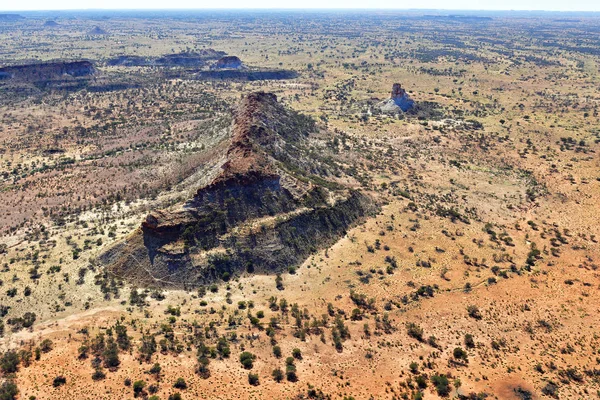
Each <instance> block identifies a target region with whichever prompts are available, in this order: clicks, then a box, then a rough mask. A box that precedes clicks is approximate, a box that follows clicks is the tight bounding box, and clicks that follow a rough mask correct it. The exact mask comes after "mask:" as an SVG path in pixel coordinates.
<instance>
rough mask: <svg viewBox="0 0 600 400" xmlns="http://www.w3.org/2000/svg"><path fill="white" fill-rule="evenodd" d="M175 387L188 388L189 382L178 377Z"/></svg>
mask: <svg viewBox="0 0 600 400" xmlns="http://www.w3.org/2000/svg"><path fill="white" fill-rule="evenodd" d="M173 387H174V388H175V389H187V383H186V382H185V379H183V378H177V380H176V381H175V383H174V384H173Z"/></svg>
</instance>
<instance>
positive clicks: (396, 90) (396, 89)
mask: <svg viewBox="0 0 600 400" xmlns="http://www.w3.org/2000/svg"><path fill="white" fill-rule="evenodd" d="M414 105H415V102H414V101H413V100H412V99H411V98H410V97H409V95H408V93H406V90H404V89H403V88H402V86H401V85H400V84H399V83H394V84H393V85H392V95H391V98H390V99H389V100H386V101H384V102H383V103H381V104H380V107H381V111H383V112H386V113H397V112H399V111H403V112H407V111H409V110H410V109H411V108H413V107H414Z"/></svg>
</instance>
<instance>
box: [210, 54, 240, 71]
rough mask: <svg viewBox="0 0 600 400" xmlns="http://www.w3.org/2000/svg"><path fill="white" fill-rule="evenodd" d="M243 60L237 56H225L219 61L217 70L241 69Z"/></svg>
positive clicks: (216, 65)
mask: <svg viewBox="0 0 600 400" xmlns="http://www.w3.org/2000/svg"><path fill="white" fill-rule="evenodd" d="M242 66H243V64H242V60H240V59H239V58H238V57H236V56H225V57H221V58H219V59H218V60H217V63H216V64H215V68H217V69H239V68H242Z"/></svg>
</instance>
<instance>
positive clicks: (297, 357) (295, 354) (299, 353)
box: [292, 348, 302, 360]
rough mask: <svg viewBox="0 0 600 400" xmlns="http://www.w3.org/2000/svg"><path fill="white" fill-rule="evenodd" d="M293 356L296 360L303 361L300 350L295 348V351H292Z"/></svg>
mask: <svg viewBox="0 0 600 400" xmlns="http://www.w3.org/2000/svg"><path fill="white" fill-rule="evenodd" d="M292 356H293V357H294V358H295V359H296V360H302V352H301V351H300V349H298V348H295V349H294V350H292Z"/></svg>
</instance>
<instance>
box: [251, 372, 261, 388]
mask: <svg viewBox="0 0 600 400" xmlns="http://www.w3.org/2000/svg"><path fill="white" fill-rule="evenodd" d="M248 383H249V384H251V385H252V386H258V385H259V384H260V382H259V381H258V374H253V373H251V372H250V373H248Z"/></svg>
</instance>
